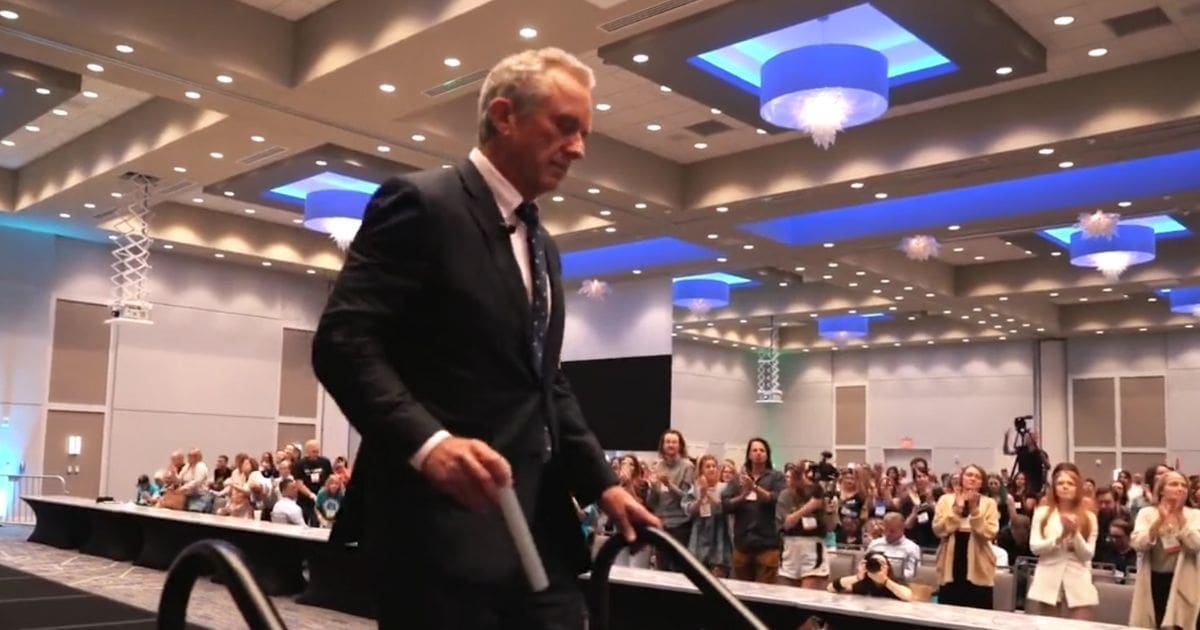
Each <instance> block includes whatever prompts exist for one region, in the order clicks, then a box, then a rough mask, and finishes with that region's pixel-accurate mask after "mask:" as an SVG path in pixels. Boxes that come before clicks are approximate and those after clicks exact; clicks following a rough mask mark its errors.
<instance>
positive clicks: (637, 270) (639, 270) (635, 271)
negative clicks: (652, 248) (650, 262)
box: [633, 269, 642, 276]
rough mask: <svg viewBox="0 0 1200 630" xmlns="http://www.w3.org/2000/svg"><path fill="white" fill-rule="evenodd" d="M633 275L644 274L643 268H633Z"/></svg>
mask: <svg viewBox="0 0 1200 630" xmlns="http://www.w3.org/2000/svg"><path fill="white" fill-rule="evenodd" d="M633 275H635V276H640V275H642V270H641V269H634V270H633Z"/></svg>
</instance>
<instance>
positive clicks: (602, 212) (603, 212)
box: [600, 208, 612, 217]
mask: <svg viewBox="0 0 1200 630" xmlns="http://www.w3.org/2000/svg"><path fill="white" fill-rule="evenodd" d="M611 214H612V210H609V209H607V208H605V209H604V210H601V211H600V216H602V217H607V216H609V215H611Z"/></svg>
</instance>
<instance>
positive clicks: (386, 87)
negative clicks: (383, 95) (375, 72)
mask: <svg viewBox="0 0 1200 630" xmlns="http://www.w3.org/2000/svg"><path fill="white" fill-rule="evenodd" d="M379 91H380V92H387V93H388V94H391V93H392V92H395V91H396V86H394V85H392V84H391V83H380V84H379Z"/></svg>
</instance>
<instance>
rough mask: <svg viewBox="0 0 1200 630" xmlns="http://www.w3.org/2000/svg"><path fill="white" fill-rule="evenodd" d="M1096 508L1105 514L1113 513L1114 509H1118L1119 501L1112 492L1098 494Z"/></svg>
mask: <svg viewBox="0 0 1200 630" xmlns="http://www.w3.org/2000/svg"><path fill="white" fill-rule="evenodd" d="M1096 508H1097V509H1099V510H1100V511H1101V512H1102V513H1104V514H1112V513H1113V510H1116V509H1117V502H1116V501H1114V500H1113V495H1112V493H1111V492H1105V493H1103V494H1099V495H1096Z"/></svg>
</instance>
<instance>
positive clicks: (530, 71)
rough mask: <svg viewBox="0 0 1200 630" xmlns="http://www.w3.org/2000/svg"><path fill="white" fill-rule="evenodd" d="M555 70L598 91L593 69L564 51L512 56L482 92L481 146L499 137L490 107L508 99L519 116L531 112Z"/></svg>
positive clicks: (498, 66)
mask: <svg viewBox="0 0 1200 630" xmlns="http://www.w3.org/2000/svg"><path fill="white" fill-rule="evenodd" d="M555 68H558V69H561V70H564V71H566V72H567V74H570V75H571V76H572V77H573V78H575V80H577V81H579V83H580V85H584V86H586V87H587V89H589V90H591V89H592V88H594V87H596V77H595V75H594V74H592V69H591V68H589V67H587V66H586V65H584V63H583V62H582V61H580V60H579V59H578V58H576V57H575V55H572V54H571V53H569V52H567V51H565V50H562V49H561V48H538V49H530V50H526V51H524V52H519V53H517V54H515V55H509V56H508V57H505V58H504V59H501V60H500V63H497V64H496V65H495V66H494V67H493V68H492V70H491V71H490V72H488V75H487V78H485V79H484V80H483V87H482V88H480V89H479V109H478V111H479V144H480V145H483V144H484V143H486V142H487V141H488V140H491V139H492V137H493V136H495V135H496V127H495V125H493V124H492V121H491V119H490V118H488V105H489V104H490V103H491V102H492V100H493V99H496V98H498V97H503V98H507V99H509V100H511V101H512V102H513V106H514V108H515V109H516V111H517V113H519V114H523V113H526V112H528V111H529V110H530V109H531V108H532V107H533V105H534V104H535V103H536V102H537V99H538V97H540V96H541V94H542V92H541V90H542V81H543V80H544V78H545V75H546V72H547V71H549V70H551V69H555Z"/></svg>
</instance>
